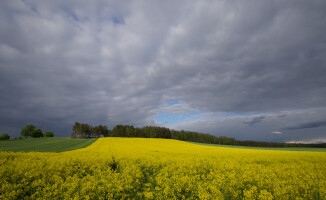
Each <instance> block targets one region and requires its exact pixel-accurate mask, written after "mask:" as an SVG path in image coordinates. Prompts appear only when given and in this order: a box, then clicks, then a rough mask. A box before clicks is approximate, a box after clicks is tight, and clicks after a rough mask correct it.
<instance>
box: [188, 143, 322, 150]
mask: <svg viewBox="0 0 326 200" xmlns="http://www.w3.org/2000/svg"><path fill="white" fill-rule="evenodd" d="M189 143H193V144H199V145H205V146H213V147H227V148H239V149H257V150H279V151H315V152H326V148H309V147H248V146H234V145H221V144H206V143H198V142H189Z"/></svg>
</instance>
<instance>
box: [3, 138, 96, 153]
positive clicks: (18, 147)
mask: <svg viewBox="0 0 326 200" xmlns="http://www.w3.org/2000/svg"><path fill="white" fill-rule="evenodd" d="M95 141H96V138H92V139H72V138H69V137H53V138H46V137H44V138H28V139H23V140H8V141H0V151H15V152H17V151H24V152H30V151H39V152H63V151H71V150H75V149H80V148H84V147H87V146H89V145H90V144H92V143H93V142H95Z"/></svg>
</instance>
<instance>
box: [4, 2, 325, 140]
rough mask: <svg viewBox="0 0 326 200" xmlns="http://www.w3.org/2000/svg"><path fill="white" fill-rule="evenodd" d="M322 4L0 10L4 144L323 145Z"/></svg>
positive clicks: (9, 5) (8, 6) (43, 5)
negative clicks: (30, 133) (119, 132)
mask: <svg viewBox="0 0 326 200" xmlns="http://www.w3.org/2000/svg"><path fill="white" fill-rule="evenodd" d="M325 10H326V1H324V0H311V1H307V0H287V1H283V0H270V1H261V0H246V1H241V0H217V1H208V0H207V1H182V0H181V1H149V0H148V1H141V0H140V1H106V0H105V1H86V0H85V1H80V0H78V1H77V0H76V1H63V0H58V1H36V0H24V1H18V0H16V1H1V2H0V94H1V98H0V134H2V133H9V134H10V135H11V136H19V134H20V130H21V129H22V128H23V127H24V126H25V125H26V124H30V123H33V124H34V125H35V126H37V127H39V128H41V129H42V130H52V131H53V132H54V133H55V135H56V136H69V135H70V133H71V127H72V125H73V124H74V122H75V121H78V122H83V123H89V124H92V125H97V124H106V125H108V126H109V127H110V128H112V127H113V126H114V125H116V124H130V125H135V126H146V125H156V126H165V127H169V128H172V129H176V130H181V129H184V130H191V131H200V132H205V133H210V134H214V135H217V136H228V137H235V138H236V139H239V140H259V141H280V142H288V141H306V142H318V141H325V142H326V12H325Z"/></svg>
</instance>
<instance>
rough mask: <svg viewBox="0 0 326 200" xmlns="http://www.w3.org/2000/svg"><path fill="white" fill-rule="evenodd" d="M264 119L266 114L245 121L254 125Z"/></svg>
mask: <svg viewBox="0 0 326 200" xmlns="http://www.w3.org/2000/svg"><path fill="white" fill-rule="evenodd" d="M263 119H265V116H259V117H254V118H252V119H250V120H249V121H244V122H243V123H245V124H247V125H249V126H252V125H255V124H257V123H260V122H261V121H262V120H263Z"/></svg>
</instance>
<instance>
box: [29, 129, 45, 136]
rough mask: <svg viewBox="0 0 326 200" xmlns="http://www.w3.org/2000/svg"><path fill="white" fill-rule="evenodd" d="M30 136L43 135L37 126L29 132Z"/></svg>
mask: <svg viewBox="0 0 326 200" xmlns="http://www.w3.org/2000/svg"><path fill="white" fill-rule="evenodd" d="M30 136H31V137H32V138H38V137H43V133H42V130H41V129H39V128H38V129H34V130H33V131H32V132H31V134H30Z"/></svg>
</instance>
